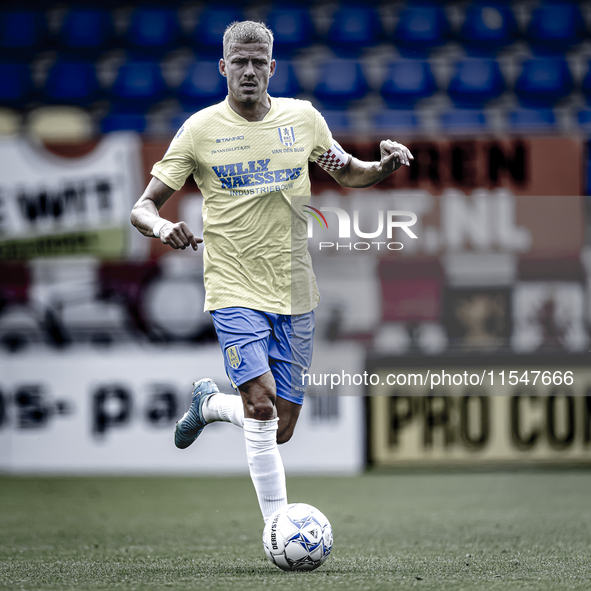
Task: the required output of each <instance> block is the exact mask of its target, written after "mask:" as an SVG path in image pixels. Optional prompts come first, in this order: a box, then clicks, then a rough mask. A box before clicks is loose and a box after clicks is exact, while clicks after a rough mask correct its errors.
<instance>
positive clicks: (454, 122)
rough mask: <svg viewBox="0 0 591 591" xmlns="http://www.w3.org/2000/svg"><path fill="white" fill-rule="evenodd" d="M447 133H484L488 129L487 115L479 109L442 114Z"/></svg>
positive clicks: (453, 110)
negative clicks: (472, 131)
mask: <svg viewBox="0 0 591 591" xmlns="http://www.w3.org/2000/svg"><path fill="white" fill-rule="evenodd" d="M441 126H442V127H443V129H444V130H446V131H471V130H474V131H482V130H483V129H486V127H487V120H486V115H485V114H484V112H483V111H480V110H478V109H450V110H449V111H444V112H443V113H442V114H441Z"/></svg>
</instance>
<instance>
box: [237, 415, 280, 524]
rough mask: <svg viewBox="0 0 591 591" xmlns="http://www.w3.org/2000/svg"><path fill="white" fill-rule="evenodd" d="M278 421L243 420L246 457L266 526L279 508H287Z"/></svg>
mask: <svg viewBox="0 0 591 591" xmlns="http://www.w3.org/2000/svg"><path fill="white" fill-rule="evenodd" d="M278 423H279V419H273V420H271V421H257V420H256V419H244V437H245V439H246V457H247V458H248V467H249V468H250V477H251V478H252V483H253V484H254V488H255V490H256V493H257V497H258V499H259V506H260V507H261V512H262V514H263V519H264V520H265V523H266V522H267V519H269V517H270V516H271V515H272V514H273V513H274V512H275V511H276V510H277V509H279V508H281V507H283V506H284V505H287V488H286V486H285V470H284V468H283V461H282V460H281V455H279V449H278V447H277V425H278Z"/></svg>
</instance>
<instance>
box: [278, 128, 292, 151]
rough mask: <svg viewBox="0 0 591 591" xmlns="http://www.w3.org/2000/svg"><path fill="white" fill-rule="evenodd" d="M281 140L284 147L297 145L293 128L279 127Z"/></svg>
mask: <svg viewBox="0 0 591 591" xmlns="http://www.w3.org/2000/svg"><path fill="white" fill-rule="evenodd" d="M277 131H278V132H279V139H280V140H281V143H282V144H283V145H284V146H287V147H288V148H289V147H290V146H293V145H294V144H295V133H294V131H293V127H278V128H277Z"/></svg>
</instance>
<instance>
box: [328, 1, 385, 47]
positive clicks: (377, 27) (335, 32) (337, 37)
mask: <svg viewBox="0 0 591 591" xmlns="http://www.w3.org/2000/svg"><path fill="white" fill-rule="evenodd" d="M381 35H382V26H381V21H380V15H379V13H378V11H377V10H376V9H375V8H374V7H373V6H364V7H362V6H343V7H341V8H339V9H338V10H337V11H336V12H335V13H334V15H333V21H332V24H331V25H330V28H329V29H328V32H327V35H326V42H327V43H328V45H330V47H331V48H332V49H333V50H334V51H335V52H336V53H337V54H338V55H341V56H352V55H355V56H356V55H359V53H360V52H361V50H362V49H364V48H365V47H373V46H374V45H377V44H378V43H379V42H380V39H381Z"/></svg>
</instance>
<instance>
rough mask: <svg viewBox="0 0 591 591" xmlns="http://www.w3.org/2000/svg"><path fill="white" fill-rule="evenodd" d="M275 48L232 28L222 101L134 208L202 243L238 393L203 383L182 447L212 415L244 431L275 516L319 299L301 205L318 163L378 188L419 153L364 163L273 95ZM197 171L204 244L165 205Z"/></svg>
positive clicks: (266, 507) (178, 245) (136, 220)
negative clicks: (283, 449) (312, 165)
mask: <svg viewBox="0 0 591 591" xmlns="http://www.w3.org/2000/svg"><path fill="white" fill-rule="evenodd" d="M272 49H273V34H272V32H271V31H270V30H269V29H268V28H267V27H266V26H265V25H264V24H262V23H256V22H252V21H245V22H236V23H233V24H231V25H230V26H229V27H228V28H227V29H226V32H225V33H224V40H223V59H220V62H219V69H220V73H221V75H222V76H224V77H225V78H227V81H228V96H227V98H226V100H225V101H223V102H222V103H220V104H217V105H214V106H212V107H208V108H206V109H203V110H201V111H199V112H197V113H195V114H194V115H193V116H192V117H190V118H189V119H188V120H187V121H186V122H185V123H184V125H183V126H182V127H181V128H180V130H179V131H178V133H177V134H176V136H175V137H174V139H173V140H172V142H171V144H170V147H169V148H168V151H167V152H166V154H165V155H164V158H163V159H162V160H161V161H160V162H158V163H156V164H155V165H154V167H153V169H152V172H151V174H152V176H153V178H152V179H151V181H150V183H149V184H148V187H147V188H146V190H145V192H144V194H143V195H142V196H141V197H140V199H139V200H138V201H137V203H136V204H135V206H134V208H133V211H132V214H131V222H132V224H133V225H134V226H135V227H136V228H137V229H138V230H139V231H140V232H141V233H142V234H144V235H145V236H154V237H156V238H159V239H160V240H161V241H162V242H163V243H164V244H168V245H169V246H171V247H172V248H175V249H185V248H187V247H191V248H193V249H194V250H197V248H198V244H199V243H201V242H205V251H204V255H203V263H204V283H205V290H206V299H205V310H206V311H209V312H210V313H211V316H212V318H213V322H214V325H215V329H216V333H217V336H218V339H219V342H220V345H221V348H222V351H223V354H224V362H225V366H226V371H227V373H228V376H229V377H230V379H231V381H232V383H233V386H234V387H236V389H237V390H238V392H239V393H240V396H235V395H232V394H222V393H220V392H219V390H218V388H217V386H216V384H215V383H214V382H213V381H212V380H210V379H202V380H200V381H198V382H195V384H194V389H193V399H192V404H191V407H190V408H189V410H188V411H187V412H186V413H185V415H184V416H183V417H182V418H181V419H180V420H179V421H178V423H177V426H176V429H175V444H176V446H177V447H179V448H186V447H188V446H189V445H191V444H192V443H193V441H195V439H196V438H197V437H198V436H199V435H200V433H201V432H202V430H203V428H204V427H205V426H206V425H207V424H208V423H210V422H213V421H226V422H231V423H234V424H235V425H237V426H239V427H241V428H242V429H244V434H245V439H246V453H247V458H248V464H249V469H250V474H251V477H252V481H253V484H254V487H255V490H256V493H257V497H258V500H259V505H260V508H261V511H262V514H263V519H264V520H265V521H266V520H267V519H268V517H269V516H270V515H271V514H272V513H273V512H274V511H275V510H276V509H278V508H280V507H282V506H284V505H285V504H286V503H287V493H286V486H285V472H284V468H283V463H282V460H281V456H280V455H279V450H278V447H277V444H278V443H284V442H286V441H288V440H289V439H290V438H291V436H292V434H293V431H294V428H295V426H296V423H297V420H298V416H299V413H300V409H301V406H302V404H303V398H304V387H303V380H302V376H303V375H304V374H305V372H306V371H307V370H308V368H309V367H310V364H311V360H312V342H313V336H314V308H315V307H316V306H317V304H318V302H319V295H318V290H317V287H316V279H315V277H314V273H313V271H312V267H311V262H310V256H309V253H308V251H307V244H306V235H307V234H306V216H305V215H304V212H303V210H302V205H306V204H308V203H309V199H310V180H309V177H308V162H309V161H311V162H316V163H317V164H318V165H320V166H321V167H322V168H324V169H325V170H326V171H327V172H328V173H329V174H330V175H331V176H332V177H333V178H334V179H335V180H336V181H337V182H338V183H339V184H340V185H342V186H344V187H369V186H372V185H374V184H375V183H377V182H379V181H380V180H382V179H384V178H385V177H387V176H388V175H389V174H390V173H392V172H393V171H395V170H397V169H398V168H400V166H402V165H403V164H405V165H409V163H410V162H409V161H410V160H411V159H412V158H413V156H412V155H411V153H410V151H409V150H408V149H407V148H406V147H405V146H403V145H402V144H399V143H397V142H393V141H390V140H385V141H382V142H381V143H380V152H381V160H380V161H379V162H362V161H359V160H357V159H356V158H353V157H352V156H351V155H349V154H347V153H345V152H344V151H343V149H342V148H341V147H340V146H339V144H338V143H337V142H335V141H334V139H333V138H332V135H331V133H330V130H329V129H328V126H327V125H326V122H325V121H324V119H323V117H322V116H321V115H320V113H319V112H318V111H317V110H316V109H315V108H314V107H313V106H312V105H311V103H309V102H308V101H301V100H295V99H285V98H276V97H270V96H269V95H268V94H267V86H268V83H269V78H270V77H271V76H273V74H274V72H275V60H273V59H272ZM190 174H193V177H194V179H195V181H196V183H197V185H198V187H199V189H200V190H201V192H202V194H203V199H204V202H203V239H201V238H198V237H196V236H194V235H193V233H192V232H191V229H190V228H189V227H188V225H187V224H186V223H185V222H183V221H179V222H173V221H169V220H166V219H164V218H161V217H160V216H159V214H158V211H159V210H160V208H161V207H162V205H163V204H164V203H165V202H166V200H167V199H169V197H170V196H171V195H172V194H173V193H174V192H175V191H178V190H179V189H180V188H181V187H182V186H183V184H184V182H185V180H186V178H187V177H188V176H189V175H190Z"/></svg>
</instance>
